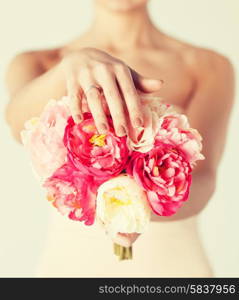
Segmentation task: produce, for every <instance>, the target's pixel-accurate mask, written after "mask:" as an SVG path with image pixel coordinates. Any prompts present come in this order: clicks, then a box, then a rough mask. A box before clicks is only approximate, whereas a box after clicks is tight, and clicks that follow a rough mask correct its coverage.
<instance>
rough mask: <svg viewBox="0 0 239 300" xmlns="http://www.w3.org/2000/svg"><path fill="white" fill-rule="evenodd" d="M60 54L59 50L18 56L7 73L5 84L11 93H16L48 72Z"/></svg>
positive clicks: (25, 53)
mask: <svg viewBox="0 0 239 300" xmlns="http://www.w3.org/2000/svg"><path fill="white" fill-rule="evenodd" d="M58 53H59V50H58V49H49V50H35V51H27V52H22V53H18V54H16V55H15V56H14V57H13V58H12V60H11V61H10V63H9V64H8V66H7V69H6V73H5V83H6V87H7V89H8V90H9V92H10V93H14V92H16V91H17V90H18V89H19V88H21V87H22V86H24V85H25V84H26V83H27V82H29V81H31V80H32V79H34V78H36V77H38V76H40V75H41V74H43V73H44V72H46V71H47V70H48V69H49V68H51V67H52V66H53V65H54V64H55V63H56V61H57V58H58V55H59V54H58Z"/></svg>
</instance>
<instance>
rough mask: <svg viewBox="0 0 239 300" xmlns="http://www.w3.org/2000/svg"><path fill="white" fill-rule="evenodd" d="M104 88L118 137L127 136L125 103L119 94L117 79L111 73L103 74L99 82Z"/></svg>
mask: <svg viewBox="0 0 239 300" xmlns="http://www.w3.org/2000/svg"><path fill="white" fill-rule="evenodd" d="M99 83H100V85H101V86H102V88H103V91H104V95H105V99H106V102H107V104H108V107H109V111H110V114H111V117H112V120H113V124H114V129H115V132H116V134H117V135H118V136H125V135H126V134H127V132H128V128H127V123H126V117H125V110H124V103H123V101H122V98H121V96H120V93H119V88H118V86H117V84H116V81H115V78H114V77H113V76H112V75H111V74H110V73H109V72H105V74H102V78H101V79H100V81H99Z"/></svg>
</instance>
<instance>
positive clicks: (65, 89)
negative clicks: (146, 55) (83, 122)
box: [6, 48, 162, 141]
mask: <svg viewBox="0 0 239 300" xmlns="http://www.w3.org/2000/svg"><path fill="white" fill-rule="evenodd" d="M6 79H7V86H8V90H9V94H10V99H11V100H10V102H9V104H8V106H7V110H6V118H7V121H8V123H9V125H10V127H11V129H12V132H13V135H14V136H15V137H16V139H17V140H18V141H20V131H21V130H22V128H23V124H24V122H25V121H26V120H28V119H29V118H31V117H34V116H38V115H39V114H40V113H41V111H42V109H43V107H44V106H45V104H46V103H47V102H48V101H49V100H50V99H52V98H55V99H59V98H61V97H62V96H63V95H66V94H67V95H69V96H70V99H71V101H70V109H71V113H72V116H73V118H74V120H75V122H80V119H81V118H82V97H83V96H84V97H85V98H86V101H87V104H88V107H89V109H90V111H91V113H92V115H93V118H94V121H95V124H96V127H97V129H98V131H99V132H100V133H106V132H107V130H108V121H107V118H106V115H105V112H104V109H103V105H102V101H101V94H100V91H99V89H98V88H91V87H96V86H99V88H100V89H102V91H103V92H104V96H105V99H106V102H107V105H108V107H109V111H110V114H111V116H112V119H113V123H114V128H115V131H116V134H118V135H119V136H123V135H125V134H126V133H127V131H128V126H129V125H128V123H127V117H126V114H127V115H129V118H130V122H131V124H132V125H133V127H138V126H140V125H143V123H144V120H143V114H142V109H141V103H140V99H139V96H138V93H137V90H136V88H138V89H141V90H142V91H144V92H155V91H158V90H159V89H160V87H161V84H162V82H161V81H160V80H157V79H155V80H154V79H148V78H144V77H143V76H141V75H139V74H138V73H136V72H135V71H133V70H131V69H130V68H129V67H128V66H127V65H125V64H124V63H123V62H122V61H120V60H118V59H116V58H114V57H112V56H110V55H108V54H107V53H105V52H103V51H100V50H97V49H93V48H83V49H80V50H79V51H75V52H72V53H71V54H68V55H67V56H66V57H64V58H63V59H62V60H61V62H59V63H58V64H57V65H56V66H55V67H53V68H52V69H51V70H50V71H45V70H44V68H43V67H42V65H41V64H40V62H39V59H37V56H36V55H33V54H32V53H27V54H21V55H19V56H17V57H16V58H15V59H14V60H13V62H12V63H11V64H10V66H9V68H8V72H7V78H6ZM118 86H120V90H121V91H122V94H123V97H121V93H120V90H119V87H118ZM125 108H126V109H125Z"/></svg>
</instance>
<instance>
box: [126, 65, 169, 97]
mask: <svg viewBox="0 0 239 300" xmlns="http://www.w3.org/2000/svg"><path fill="white" fill-rule="evenodd" d="M130 71H131V75H132V78H133V81H134V84H135V86H136V88H137V89H139V90H141V91H142V92H145V93H153V92H157V91H159V90H160V89H161V87H162V85H163V83H164V81H163V80H162V79H152V78H146V77H143V76H142V75H140V74H139V73H137V72H135V71H134V70H132V69H130Z"/></svg>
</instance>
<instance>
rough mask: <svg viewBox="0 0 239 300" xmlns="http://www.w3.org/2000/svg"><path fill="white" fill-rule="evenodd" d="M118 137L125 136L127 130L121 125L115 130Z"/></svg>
mask: <svg viewBox="0 0 239 300" xmlns="http://www.w3.org/2000/svg"><path fill="white" fill-rule="evenodd" d="M117 133H118V136H125V135H126V134H127V130H126V129H125V127H124V126H123V125H121V126H120V127H119V128H118V130H117Z"/></svg>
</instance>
